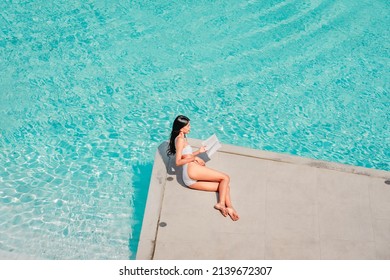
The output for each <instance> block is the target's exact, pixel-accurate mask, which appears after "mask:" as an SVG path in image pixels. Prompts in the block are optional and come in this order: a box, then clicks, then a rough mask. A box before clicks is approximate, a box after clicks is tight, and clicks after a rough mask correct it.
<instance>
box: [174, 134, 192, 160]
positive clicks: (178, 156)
mask: <svg viewBox="0 0 390 280" xmlns="http://www.w3.org/2000/svg"><path fill="white" fill-rule="evenodd" d="M183 148H184V139H183V138H181V137H179V138H178V139H177V141H176V165H177V166H180V165H184V164H187V163H190V162H193V161H195V156H194V155H186V156H185V157H183V155H182V152H183Z"/></svg>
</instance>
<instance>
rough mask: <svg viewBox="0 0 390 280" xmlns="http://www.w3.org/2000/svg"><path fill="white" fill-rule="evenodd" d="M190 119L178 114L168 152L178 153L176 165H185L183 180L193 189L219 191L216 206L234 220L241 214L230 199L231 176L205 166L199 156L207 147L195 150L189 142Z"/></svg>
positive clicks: (171, 153)
mask: <svg viewBox="0 0 390 280" xmlns="http://www.w3.org/2000/svg"><path fill="white" fill-rule="evenodd" d="M190 129H191V126H190V119H189V118H187V117H186V116H182V115H180V116H177V117H176V119H175V121H174V122H173V126H172V132H171V138H170V140H169V147H168V151H167V154H168V155H176V165H177V166H183V181H184V183H185V184H186V185H187V186H188V187H189V188H191V189H195V190H202V191H213V192H218V193H219V196H218V202H217V204H216V205H215V206H214V208H215V209H217V210H219V211H220V212H221V213H222V215H223V216H224V217H226V216H227V215H229V216H230V218H231V219H232V220H233V221H237V220H238V219H239V216H238V214H237V212H236V210H235V209H234V208H233V206H232V202H231V200H230V186H229V183H230V178H229V176H228V175H227V174H224V173H222V172H219V171H216V170H213V169H211V168H208V167H206V166H205V162H204V161H203V160H202V159H201V158H199V157H197V155H199V154H200V153H204V152H205V151H206V150H205V147H201V148H200V149H199V150H197V151H195V152H193V151H192V148H191V146H190V145H189V144H188V142H187V137H186V135H187V134H188V133H189V132H190Z"/></svg>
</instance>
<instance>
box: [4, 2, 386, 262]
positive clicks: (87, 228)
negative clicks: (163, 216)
mask: <svg viewBox="0 0 390 280" xmlns="http://www.w3.org/2000/svg"><path fill="white" fill-rule="evenodd" d="M148 2H152V1H119V0H110V1H104V0H91V1H82V3H81V1H74V0H68V1H43V0H40V1H20V2H18V1H12V3H11V2H9V1H2V2H1V3H0V28H1V29H0V34H1V37H0V58H1V61H2V63H1V65H0V76H1V83H0V90H1V91H0V98H1V102H0V129H1V135H0V136H1V137H0V148H1V149H0V257H1V256H6V258H14V257H15V258H25V257H26V258H27V257H28V258H39V259H41V258H42V259H127V258H134V255H135V252H136V247H137V240H138V235H139V231H140V226H141V223H142V216H143V211H144V206H145V200H146V193H147V188H148V185H149V177H150V174H151V169H152V165H153V158H154V154H155V151H156V148H157V146H158V145H159V144H160V143H161V141H163V140H166V139H167V138H168V135H169V132H170V126H171V122H172V120H173V119H174V117H175V116H176V115H177V114H186V115H187V116H189V117H190V118H191V120H192V121H191V122H192V128H193V132H192V133H191V135H190V136H191V137H193V138H206V137H208V136H210V135H211V134H212V133H216V134H217V135H218V137H219V138H220V140H221V141H222V142H224V143H229V144H233V145H240V146H246V147H251V148H255V149H264V150H270V151H275V152H282V153H289V154H294V155H299V156H304V157H311V158H316V159H322V160H328V161H336V162H341V163H346V164H353V165H359V166H363V167H369V168H377V169H383V170H390V167H389V162H390V161H389V158H390V152H389V151H390V149H389V139H390V137H389V136H390V135H389V127H388V123H389V117H390V116H389V110H388V108H389V105H390V104H389V103H390V102H389V101H390V100H389V75H388V73H389V65H390V61H389V57H390V55H389V47H390V46H389V30H388V28H387V26H389V25H390V22H389V21H390V20H389V14H390V13H389V10H390V9H389V8H390V7H389V5H390V4H389V3H388V1H379V0H378V1H364V0H363V1H353V0H338V1H335V0H333V1H332V0H323V1H320V0H310V1H297V0H284V1H282V0H275V1H272V0H267V1H266V0H264V1H237V0H234V1H233V0H230V1H226V0H219V1H166V0H165V1H161V0H158V1H153V3H148Z"/></svg>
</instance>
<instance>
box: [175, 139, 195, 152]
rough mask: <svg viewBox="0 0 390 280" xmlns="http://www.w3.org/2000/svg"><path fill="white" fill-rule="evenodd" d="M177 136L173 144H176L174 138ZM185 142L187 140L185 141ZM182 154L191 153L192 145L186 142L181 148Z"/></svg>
mask: <svg viewBox="0 0 390 280" xmlns="http://www.w3.org/2000/svg"><path fill="white" fill-rule="evenodd" d="M178 138H179V137H176V139H175V144H176V140H177V139H178ZM186 142H187V141H186ZM181 154H182V155H190V154H192V147H191V146H190V145H189V144H188V143H187V145H186V146H185V147H184V148H183V151H182V152H181Z"/></svg>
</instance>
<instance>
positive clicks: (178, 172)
mask: <svg viewBox="0 0 390 280" xmlns="http://www.w3.org/2000/svg"><path fill="white" fill-rule="evenodd" d="M168 145H169V142H168V141H164V142H162V143H161V144H160V146H158V152H159V154H160V156H161V158H162V160H163V162H164V164H165V167H166V169H167V173H168V176H167V180H168V181H173V180H174V178H173V176H176V181H177V182H178V183H179V184H180V185H181V186H182V187H185V188H187V186H186V185H185V184H184V181H183V166H177V165H176V162H175V161H176V158H175V155H170V156H168V155H167V149H168ZM198 157H200V158H201V159H203V160H204V161H205V162H207V161H209V160H210V158H209V157H208V156H207V154H206V153H203V154H200V155H198Z"/></svg>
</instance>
